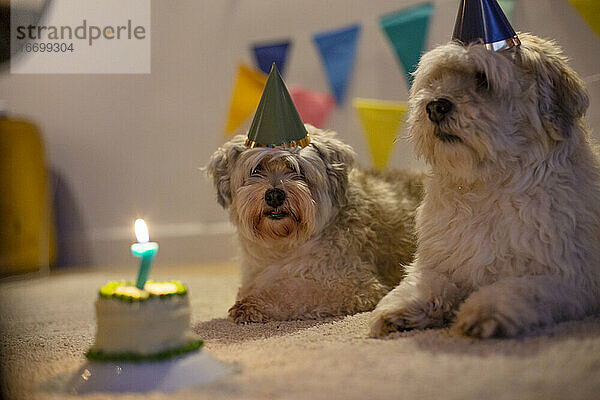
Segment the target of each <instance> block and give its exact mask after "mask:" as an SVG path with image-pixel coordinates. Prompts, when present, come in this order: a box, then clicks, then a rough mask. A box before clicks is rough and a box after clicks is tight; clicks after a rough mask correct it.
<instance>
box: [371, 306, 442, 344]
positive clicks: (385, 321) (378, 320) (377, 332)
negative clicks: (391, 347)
mask: <svg viewBox="0 0 600 400" xmlns="http://www.w3.org/2000/svg"><path fill="white" fill-rule="evenodd" d="M451 311H452V306H451V305H450V304H449V303H444V302H443V301H441V299H437V298H436V299H431V300H429V301H427V302H425V303H423V304H420V303H417V302H414V303H409V304H398V305H392V304H389V303H388V304H385V305H382V304H380V306H378V307H377V308H376V309H375V311H374V312H373V318H372V319H371V332H370V336H371V337H384V336H387V335H389V334H390V333H392V332H395V331H404V330H409V329H424V328H439V327H442V326H443V325H444V324H445V323H446V322H447V321H448V316H449V315H450V314H451Z"/></svg>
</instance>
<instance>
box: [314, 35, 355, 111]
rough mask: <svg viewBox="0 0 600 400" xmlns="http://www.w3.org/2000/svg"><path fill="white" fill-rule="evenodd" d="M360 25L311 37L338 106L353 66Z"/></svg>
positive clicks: (341, 101) (342, 98) (342, 99)
mask: <svg viewBox="0 0 600 400" xmlns="http://www.w3.org/2000/svg"><path fill="white" fill-rule="evenodd" d="M359 32H360V25H352V26H350V27H348V28H343V29H338V30H335V31H328V32H323V33H318V34H315V35H314V36H313V40H314V41H315V43H316V45H317V48H318V50H319V53H320V54H321V59H322V60H323V65H324V66H325V71H326V72H327V79H328V80H329V85H330V86H331V90H332V91H333V94H334V96H335V98H336V101H337V103H338V104H342V103H343V102H344V97H345V95H346V87H347V86H348V79H349V78H350V74H351V73H352V67H353V66H354V55H355V54H356V44H357V42H358V34H359Z"/></svg>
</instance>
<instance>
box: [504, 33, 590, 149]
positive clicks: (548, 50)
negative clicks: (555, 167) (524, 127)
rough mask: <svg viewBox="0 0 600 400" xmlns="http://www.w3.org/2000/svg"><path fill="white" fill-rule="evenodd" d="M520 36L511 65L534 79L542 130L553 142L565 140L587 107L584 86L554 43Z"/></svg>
mask: <svg viewBox="0 0 600 400" xmlns="http://www.w3.org/2000/svg"><path fill="white" fill-rule="evenodd" d="M520 36H521V38H522V44H521V46H520V48H519V49H518V51H517V54H516V58H515V61H516V63H517V65H519V66H520V67H521V68H523V69H524V70H525V72H526V73H530V74H533V75H534V77H535V80H536V85H537V99H538V110H539V116H540V119H541V124H542V128H543V130H545V131H546V132H547V133H548V134H549V135H550V137H551V138H552V139H554V140H557V141H558V140H563V139H566V138H568V137H569V136H570V134H571V129H572V127H573V125H574V123H575V122H576V121H577V120H578V119H579V118H581V117H583V115H584V114H585V112H586V111H587V108H588V106H589V97H588V94H587V92H586V89H585V86H584V83H583V81H582V80H581V78H579V76H578V75H577V73H576V72H575V71H573V69H572V68H571V67H569V65H568V64H567V58H566V57H565V56H563V54H562V51H561V49H560V48H559V47H558V45H556V44H555V43H554V42H552V41H547V40H543V39H540V38H537V37H535V36H532V35H527V34H523V35H520Z"/></svg>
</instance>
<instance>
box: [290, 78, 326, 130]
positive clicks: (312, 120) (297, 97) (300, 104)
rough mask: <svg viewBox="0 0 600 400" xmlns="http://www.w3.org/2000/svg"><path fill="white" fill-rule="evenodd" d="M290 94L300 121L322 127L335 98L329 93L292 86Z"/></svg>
mask: <svg viewBox="0 0 600 400" xmlns="http://www.w3.org/2000/svg"><path fill="white" fill-rule="evenodd" d="M290 96H292V100H293V101H294V104H295V105H296V109H297V110H298V113H299V114H300V117H301V118H302V121H303V122H304V123H306V124H311V125H314V126H316V127H317V128H322V127H323V124H324V123H325V120H327V117H328V116H329V114H330V113H331V111H332V110H333V107H334V106H335V100H334V98H333V97H332V96H331V95H328V94H325V93H320V92H315V91H313V90H309V89H304V88H300V87H292V88H291V89H290Z"/></svg>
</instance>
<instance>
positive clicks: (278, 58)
mask: <svg viewBox="0 0 600 400" xmlns="http://www.w3.org/2000/svg"><path fill="white" fill-rule="evenodd" d="M289 47H290V41H289V40H287V41H284V42H277V43H269V44H263V45H260V46H258V45H257V46H253V47H252V50H253V51H254V57H255V58H256V64H257V66H258V68H260V69H261V70H262V71H263V72H264V73H265V74H268V73H269V72H270V71H271V65H273V63H275V65H277V69H279V73H280V74H281V75H283V74H284V67H285V61H286V58H287V52H288V48H289Z"/></svg>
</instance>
